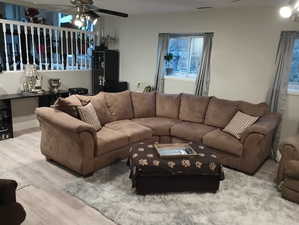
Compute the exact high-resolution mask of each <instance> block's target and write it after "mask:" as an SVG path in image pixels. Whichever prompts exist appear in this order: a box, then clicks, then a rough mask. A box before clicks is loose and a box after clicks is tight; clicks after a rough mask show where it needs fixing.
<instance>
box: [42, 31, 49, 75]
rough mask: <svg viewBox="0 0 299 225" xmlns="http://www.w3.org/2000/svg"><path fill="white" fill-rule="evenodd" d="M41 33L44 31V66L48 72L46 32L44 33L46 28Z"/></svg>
mask: <svg viewBox="0 0 299 225" xmlns="http://www.w3.org/2000/svg"><path fill="white" fill-rule="evenodd" d="M43 31H44V48H45V64H46V70H48V52H47V32H46V28H44V29H43Z"/></svg>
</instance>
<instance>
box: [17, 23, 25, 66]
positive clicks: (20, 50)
mask: <svg viewBox="0 0 299 225" xmlns="http://www.w3.org/2000/svg"><path fill="white" fill-rule="evenodd" d="M24 29H25V28H24ZM18 36H19V53H20V70H23V54H22V47H23V46H22V44H21V26H20V24H18Z"/></svg>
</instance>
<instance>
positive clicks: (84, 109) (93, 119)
mask: <svg viewBox="0 0 299 225" xmlns="http://www.w3.org/2000/svg"><path fill="white" fill-rule="evenodd" d="M78 112H79V115H80V118H81V120H82V121H84V122H86V123H88V124H90V125H91V126H93V127H94V129H95V130H96V131H98V130H100V129H101V128H102V125H101V122H100V121H99V119H98V116H97V113H96V111H95V109H94V107H93V105H92V104H91V103H88V104H87V105H85V106H79V107H78Z"/></svg>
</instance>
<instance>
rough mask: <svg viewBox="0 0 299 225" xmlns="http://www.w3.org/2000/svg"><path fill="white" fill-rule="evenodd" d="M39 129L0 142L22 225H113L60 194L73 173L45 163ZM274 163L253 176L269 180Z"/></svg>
mask: <svg viewBox="0 0 299 225" xmlns="http://www.w3.org/2000/svg"><path fill="white" fill-rule="evenodd" d="M39 144H40V131H39V129H38V128H37V129H32V130H28V131H26V132H25V133H18V134H16V137H15V138H14V139H9V140H5V141H1V142H0V178H9V179H15V180H16V181H17V182H18V183H19V188H18V191H17V199H18V201H19V202H20V203H21V204H23V206H24V207H25V209H26V212H27V218H26V221H25V223H24V224H25V225H114V223H113V222H111V221H110V220H108V219H107V218H106V217H104V216H102V214H100V213H99V212H97V211H96V210H95V209H93V208H91V207H89V206H88V205H86V204H84V203H83V202H82V201H80V200H78V199H77V198H74V197H73V196H71V195H69V194H67V193H66V192H64V190H63V188H64V187H65V185H66V184H68V183H72V182H75V181H76V180H78V179H80V177H78V176H76V174H74V173H72V172H70V171H68V170H66V169H64V168H62V167H60V166H58V165H57V164H54V163H49V162H47V161H46V160H45V158H44V157H43V156H42V154H41V153H40V150H39ZM276 166H277V165H276V164H275V163H274V162H273V161H271V160H268V161H267V162H266V163H265V164H264V165H263V166H262V168H261V169H260V170H259V172H258V173H257V174H256V175H255V176H256V177H258V178H259V179H266V180H270V181H272V180H273V179H274V176H275V170H276Z"/></svg>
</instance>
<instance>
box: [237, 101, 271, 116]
mask: <svg viewBox="0 0 299 225" xmlns="http://www.w3.org/2000/svg"><path fill="white" fill-rule="evenodd" d="M238 108H239V111H241V112H243V113H246V114H248V115H251V116H255V117H256V116H258V117H262V116H264V115H265V114H266V113H267V112H269V106H268V105H267V103H259V104H252V103H249V102H244V101H239V104H238Z"/></svg>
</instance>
